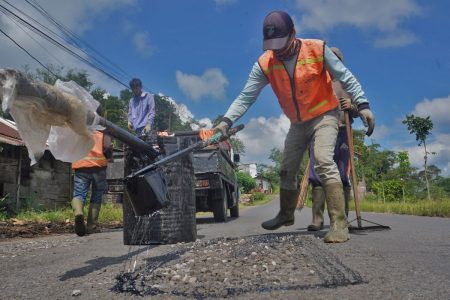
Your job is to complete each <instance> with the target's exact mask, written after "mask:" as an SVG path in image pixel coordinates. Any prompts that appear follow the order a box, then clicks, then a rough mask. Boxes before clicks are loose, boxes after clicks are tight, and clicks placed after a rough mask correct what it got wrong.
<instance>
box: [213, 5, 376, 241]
mask: <svg viewBox="0 0 450 300" xmlns="http://www.w3.org/2000/svg"><path fill="white" fill-rule="evenodd" d="M295 35H296V32H295V29H294V24H293V22H292V19H291V17H290V16H289V15H288V14H287V13H285V12H282V11H274V12H271V13H269V14H268V15H267V16H266V18H265V20H264V24H263V36H264V39H263V50H264V51H265V52H264V53H263V54H262V55H261V56H260V57H259V59H258V61H257V62H256V63H255V64H254V65H253V69H252V71H251V72H250V75H249V78H248V79H247V83H246V85H245V86H244V89H243V90H242V91H241V93H240V94H239V95H238V97H237V98H236V99H235V100H234V101H233V103H232V104H231V106H230V107H229V109H228V111H227V112H226V114H225V115H224V117H223V119H222V121H221V122H220V123H219V125H217V126H216V127H215V129H216V130H220V131H221V132H222V134H224V135H226V134H227V131H228V129H229V128H230V127H231V126H232V124H233V123H234V122H236V121H237V120H238V119H239V118H240V117H241V116H242V115H244V113H245V112H246V111H247V110H248V109H249V107H250V106H251V105H252V104H253V103H254V102H255V101H256V99H257V97H258V95H259V94H260V92H261V90H262V89H263V88H264V87H265V86H266V85H267V84H270V85H271V86H272V89H273V91H274V93H275V94H276V96H277V98H278V102H279V103H280V106H281V108H282V109H283V112H284V113H285V114H286V116H287V117H288V118H289V120H290V121H291V125H290V128H289V132H288V134H287V137H286V140H285V144H284V152H283V160H282V162H281V166H280V211H279V212H278V214H277V215H276V217H275V218H273V219H271V220H269V221H266V222H263V223H262V224H261V225H262V227H263V228H264V229H267V230H275V229H278V228H280V227H281V226H289V225H293V224H294V211H295V207H296V204H297V198H298V194H299V189H298V180H297V175H298V172H299V169H300V162H301V160H302V157H303V154H304V153H305V151H306V150H307V148H308V145H309V144H310V143H311V142H313V141H314V143H315V147H314V156H315V165H314V167H315V170H316V172H317V174H319V176H320V179H321V181H322V184H323V188H324V192H325V197H326V202H327V206H328V211H329V215H330V223H331V226H330V230H329V232H328V233H327V234H326V235H325V238H324V241H325V242H345V241H347V240H348V239H349V234H348V228H347V221H346V217H345V210H344V192H343V188H342V182H341V179H340V176H339V171H338V168H337V166H336V163H335V162H334V161H333V152H334V146H335V144H336V137H337V133H338V105H339V101H338V100H337V98H336V96H335V95H334V93H333V88H332V84H331V76H332V77H333V78H334V79H336V80H338V81H340V82H341V83H342V86H343V89H344V90H345V91H346V92H348V93H349V94H350V95H351V96H352V97H351V99H352V102H353V104H354V105H355V106H356V107H357V108H358V111H359V114H360V116H361V118H362V120H363V122H364V124H365V125H366V126H368V131H367V134H368V135H370V134H371V133H372V131H373V129H374V126H375V120H374V116H373V114H372V112H371V111H370V109H369V102H368V100H367V98H366V96H365V95H364V92H363V90H362V88H361V86H360V84H359V82H358V81H357V80H356V78H355V77H354V76H353V74H352V73H351V72H350V71H349V70H348V69H347V68H346V67H345V66H344V65H343V64H342V62H341V61H340V60H339V59H338V58H337V57H336V55H334V54H333V52H332V51H331V50H330V48H328V47H327V46H326V45H325V42H324V41H321V40H312V39H299V38H296V36H295ZM330 75H331V76H330Z"/></svg>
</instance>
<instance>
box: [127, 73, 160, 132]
mask: <svg viewBox="0 0 450 300" xmlns="http://www.w3.org/2000/svg"><path fill="white" fill-rule="evenodd" d="M130 89H131V90H132V92H133V98H132V99H131V100H130V103H129V104H128V129H129V130H132V131H134V132H135V133H136V134H138V135H141V134H148V133H149V132H150V130H152V126H153V121H154V119H155V99H154V97H153V94H150V93H149V92H145V91H143V90H142V82H141V80H140V79H137V78H133V79H132V80H131V81H130Z"/></svg>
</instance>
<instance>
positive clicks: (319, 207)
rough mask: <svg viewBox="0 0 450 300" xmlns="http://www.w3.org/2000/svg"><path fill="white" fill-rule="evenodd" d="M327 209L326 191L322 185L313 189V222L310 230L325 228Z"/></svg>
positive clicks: (309, 227)
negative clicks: (324, 219)
mask: <svg viewBox="0 0 450 300" xmlns="http://www.w3.org/2000/svg"><path fill="white" fill-rule="evenodd" d="M324 210H325V192H324V191H323V188H322V187H321V186H315V187H313V189H312V216H313V218H312V222H311V224H310V225H309V226H308V231H319V230H322V229H323V212H324Z"/></svg>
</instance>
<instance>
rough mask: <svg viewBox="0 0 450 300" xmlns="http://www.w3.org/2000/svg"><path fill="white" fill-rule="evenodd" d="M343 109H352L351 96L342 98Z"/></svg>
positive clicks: (340, 100)
mask: <svg viewBox="0 0 450 300" xmlns="http://www.w3.org/2000/svg"><path fill="white" fill-rule="evenodd" d="M339 102H340V104H341V110H350V109H351V108H352V100H350V98H340V99H339Z"/></svg>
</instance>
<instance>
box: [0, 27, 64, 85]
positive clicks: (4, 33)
mask: <svg viewBox="0 0 450 300" xmlns="http://www.w3.org/2000/svg"><path fill="white" fill-rule="evenodd" d="M0 32H1V33H3V35H5V36H6V37H7V38H8V39H10V40H11V41H12V42H13V43H14V44H16V46H17V47H19V48H20V49H22V50H23V51H24V52H25V53H26V54H28V56H30V57H31V58H32V59H34V60H35V61H36V62H37V63H38V64H40V65H41V66H42V67H43V68H44V69H46V70H47V71H48V72H49V73H50V74H52V75H53V76H55V77H56V78H59V76H58V75H56V74H55V73H53V72H52V71H51V70H50V69H49V68H48V67H47V66H45V65H44V64H43V63H41V62H40V61H39V59H37V58H36V57H34V56H33V55H32V54H31V53H30V52H28V51H27V50H26V49H25V48H23V47H22V46H21V45H20V44H19V43H17V42H16V41H15V40H14V39H13V38H12V37H11V36H9V35H8V34H7V33H6V32H4V31H3V30H2V29H1V28H0Z"/></svg>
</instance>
